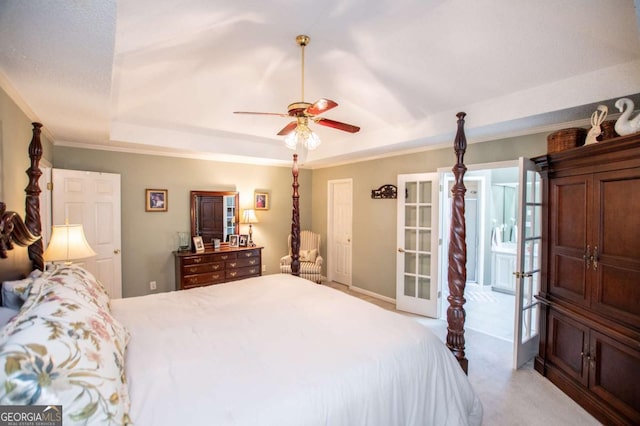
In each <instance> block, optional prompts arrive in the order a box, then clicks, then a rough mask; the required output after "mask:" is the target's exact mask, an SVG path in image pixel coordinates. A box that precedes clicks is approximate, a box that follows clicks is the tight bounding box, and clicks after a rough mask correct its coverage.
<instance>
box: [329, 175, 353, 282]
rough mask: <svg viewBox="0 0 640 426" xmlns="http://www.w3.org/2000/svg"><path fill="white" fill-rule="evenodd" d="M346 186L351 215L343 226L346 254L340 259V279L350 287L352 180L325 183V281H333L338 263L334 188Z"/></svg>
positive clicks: (334, 180)
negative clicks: (341, 265)
mask: <svg viewBox="0 0 640 426" xmlns="http://www.w3.org/2000/svg"><path fill="white" fill-rule="evenodd" d="M339 184H340V185H342V184H348V185H349V186H350V188H351V214H350V215H349V216H350V217H349V218H348V219H347V220H348V222H349V223H346V224H343V225H347V226H348V228H347V230H348V235H346V236H345V238H346V239H347V243H348V244H347V253H346V255H345V256H344V257H345V259H342V260H343V261H344V262H345V263H344V264H345V274H344V275H343V277H342V278H341V279H340V281H341V282H342V281H346V282H343V284H346V285H348V286H349V287H351V286H352V284H353V283H352V273H353V268H352V266H353V265H352V263H353V256H352V254H353V179H351V178H345V179H333V180H329V181H328V182H327V280H329V281H333V280H334V278H335V273H334V266H335V265H336V263H337V262H338V260H337V259H336V256H338V253H337V250H335V248H334V247H335V244H336V241H335V239H334V227H335V226H336V220H337V218H335V217H334V210H333V206H334V196H335V193H334V188H335V186H336V185H339Z"/></svg>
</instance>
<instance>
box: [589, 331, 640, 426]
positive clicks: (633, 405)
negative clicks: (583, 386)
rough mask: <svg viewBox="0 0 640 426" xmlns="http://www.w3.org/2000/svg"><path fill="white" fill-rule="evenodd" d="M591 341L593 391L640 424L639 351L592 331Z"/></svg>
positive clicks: (591, 383)
mask: <svg viewBox="0 0 640 426" xmlns="http://www.w3.org/2000/svg"><path fill="white" fill-rule="evenodd" d="M590 340H591V342H590V357H591V359H592V367H591V371H590V373H589V375H590V377H589V388H590V390H591V391H592V392H593V393H595V394H597V395H598V396H599V397H600V398H601V399H602V400H604V401H606V402H607V403H608V404H610V405H611V406H613V407H614V408H615V409H616V410H617V411H620V412H621V413H623V414H624V415H625V416H627V417H628V418H629V419H630V420H631V421H632V422H633V424H640V414H639V413H638V411H637V407H640V380H639V377H638V375H639V374H640V351H639V350H638V349H637V348H636V349H634V348H631V347H629V346H627V345H625V344H623V343H621V342H618V341H616V340H614V339H612V338H610V337H607V336H606V335H604V334H602V333H598V332H596V331H593V330H592V331H591V337H590Z"/></svg>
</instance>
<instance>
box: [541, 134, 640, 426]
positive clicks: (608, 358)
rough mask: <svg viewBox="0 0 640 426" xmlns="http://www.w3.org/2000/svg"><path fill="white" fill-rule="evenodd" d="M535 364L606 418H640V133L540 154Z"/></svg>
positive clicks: (627, 421)
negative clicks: (539, 276) (537, 347)
mask: <svg viewBox="0 0 640 426" xmlns="http://www.w3.org/2000/svg"><path fill="white" fill-rule="evenodd" d="M534 161H535V162H536V163H537V164H538V166H539V167H540V170H541V172H542V175H543V209H542V227H543V229H542V234H543V245H542V271H541V272H542V282H541V284H542V285H541V291H540V295H539V296H538V297H537V298H538V300H539V301H540V302H541V303H542V310H541V318H540V350H539V354H538V356H537V357H536V360H535V369H536V370H537V371H538V372H540V373H542V374H543V375H545V376H546V377H547V378H549V380H551V381H552V382H553V383H554V384H555V385H556V386H558V387H559V388H560V389H562V390H563V391H564V392H565V393H566V394H568V395H569V396H570V397H571V398H573V399H574V400H575V401H576V402H578V403H579V404H580V405H581V406H583V407H584V408H585V409H586V410H587V411H589V412H590V413H592V414H593V415H594V416H595V417H596V418H598V419H599V420H600V421H601V422H603V423H604V424H616V425H618V424H620V425H623V424H636V425H637V424H640V134H634V135H629V136H624V137H619V138H615V139H610V140H607V141H604V142H600V143H597V144H593V145H588V146H584V147H580V148H575V149H571V150H568V151H563V152H558V153H554V154H549V155H545V156H541V157H538V158H535V159H534Z"/></svg>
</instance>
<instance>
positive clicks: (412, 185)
mask: <svg viewBox="0 0 640 426" xmlns="http://www.w3.org/2000/svg"><path fill="white" fill-rule="evenodd" d="M405 187H406V189H407V198H405V203H417V202H418V183H417V182H407V183H406V186H405Z"/></svg>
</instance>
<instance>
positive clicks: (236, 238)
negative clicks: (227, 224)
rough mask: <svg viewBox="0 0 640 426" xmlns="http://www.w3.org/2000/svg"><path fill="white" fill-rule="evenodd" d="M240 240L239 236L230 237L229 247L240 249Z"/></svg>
mask: <svg viewBox="0 0 640 426" xmlns="http://www.w3.org/2000/svg"><path fill="white" fill-rule="evenodd" d="M239 240H240V239H239V235H238V234H232V235H229V247H239V243H240V241H239Z"/></svg>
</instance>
